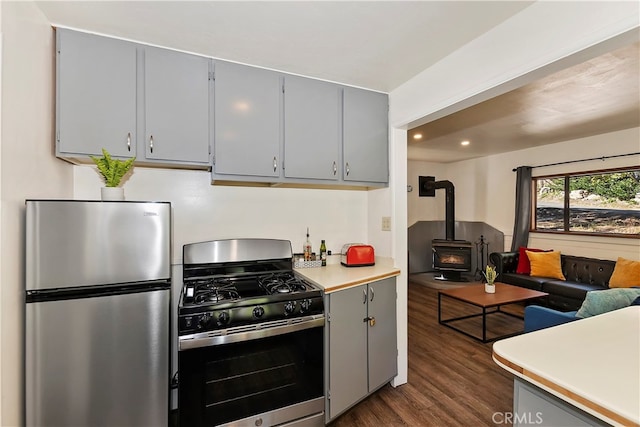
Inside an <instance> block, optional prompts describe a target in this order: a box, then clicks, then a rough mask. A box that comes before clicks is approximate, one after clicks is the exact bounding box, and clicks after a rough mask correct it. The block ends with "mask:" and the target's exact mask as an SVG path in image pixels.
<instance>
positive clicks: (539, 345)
mask: <svg viewBox="0 0 640 427" xmlns="http://www.w3.org/2000/svg"><path fill="white" fill-rule="evenodd" d="M493 360H494V361H495V362H496V363H497V364H498V365H500V366H501V367H503V368H504V369H506V370H507V371H510V372H511V373H513V374H514V375H516V376H518V377H520V378H522V379H524V380H526V381H528V382H530V383H532V384H534V385H536V386H538V387H540V388H542V389H544V390H546V391H548V392H549V393H551V394H553V395H555V396H557V397H559V398H561V399H563V400H564V401H566V402H568V403H570V404H571V405H574V406H576V407H578V408H580V409H582V410H583V411H586V412H588V413H590V414H591V415H594V416H595V417H597V418H599V419H601V420H604V421H605V422H607V423H609V424H613V425H625V426H639V425H640V306H631V307H626V308H623V309H620V310H615V311H611V312H609V313H605V314H601V315H599V316H594V317H589V318H586V319H582V320H578V321H575V322H570V323H566V324H563V325H559V326H556V327H552V328H548V329H542V330H539V331H535V332H531V333H528V334H524V335H519V336H517V337H513V338H508V339H504V340H501V341H497V342H496V343H494V345H493Z"/></svg>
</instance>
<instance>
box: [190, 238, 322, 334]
mask: <svg viewBox="0 0 640 427" xmlns="http://www.w3.org/2000/svg"><path fill="white" fill-rule="evenodd" d="M292 255H293V254H292V250H291V242H289V241H287V240H276V239H230V240H212V241H208V242H200V243H193V244H187V245H184V247H183V262H184V267H183V277H184V278H183V283H184V284H183V287H182V294H181V296H180V302H179V305H178V335H180V336H181V337H183V336H187V335H190V334H197V333H201V332H207V331H213V330H222V329H228V328H234V327H236V326H243V325H257V324H261V323H264V322H270V321H274V320H280V319H291V318H296V317H304V316H307V315H313V314H322V313H323V312H324V304H323V291H322V290H321V289H319V288H318V287H316V286H314V285H312V284H311V283H308V282H307V281H305V280H304V279H302V278H301V277H300V276H298V275H297V274H296V273H295V272H294V271H293V269H292Z"/></svg>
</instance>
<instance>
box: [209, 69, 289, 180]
mask: <svg viewBox="0 0 640 427" xmlns="http://www.w3.org/2000/svg"><path fill="white" fill-rule="evenodd" d="M214 68H215V70H214V74H215V85H214V99H215V108H214V110H215V113H214V128H215V136H214V143H213V145H214V158H213V162H214V164H213V168H212V172H213V177H214V178H215V177H216V176H218V177H220V175H223V179H233V177H224V175H235V176H239V177H241V176H253V177H273V178H277V177H279V176H280V172H281V167H282V158H281V152H280V146H281V144H280V141H281V123H282V119H281V117H282V78H281V75H280V74H278V73H276V72H273V71H269V70H264V69H260V68H254V67H248V66H244V65H239V64H233V63H229V62H223V61H215V63H214Z"/></svg>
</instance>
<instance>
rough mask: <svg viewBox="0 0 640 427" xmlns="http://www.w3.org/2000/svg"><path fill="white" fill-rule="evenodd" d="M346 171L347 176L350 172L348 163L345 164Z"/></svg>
mask: <svg viewBox="0 0 640 427" xmlns="http://www.w3.org/2000/svg"><path fill="white" fill-rule="evenodd" d="M346 170H347V176H349V172H350V170H351V169H349V162H347V167H346Z"/></svg>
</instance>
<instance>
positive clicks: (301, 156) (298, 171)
mask: <svg viewBox="0 0 640 427" xmlns="http://www.w3.org/2000/svg"><path fill="white" fill-rule="evenodd" d="M284 85H285V86H284V157H285V159H284V160H285V163H284V175H285V176H286V177H287V178H311V179H323V180H332V181H333V180H338V179H339V178H340V174H339V169H340V166H339V161H340V159H339V158H338V155H339V153H340V150H339V147H340V118H341V113H342V111H341V110H342V108H341V90H342V89H341V88H340V87H339V86H337V85H335V84H332V83H327V82H323V81H319V80H312V79H307V78H303V77H297V76H286V77H285V81H284Z"/></svg>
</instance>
